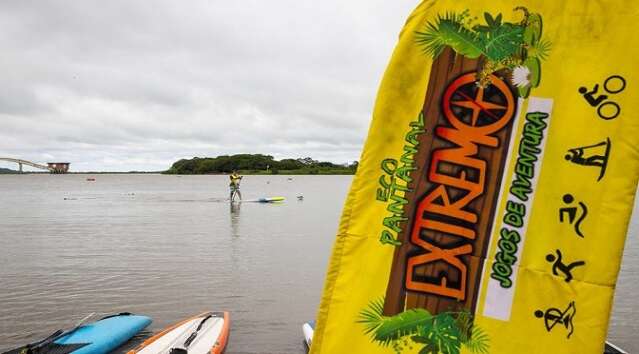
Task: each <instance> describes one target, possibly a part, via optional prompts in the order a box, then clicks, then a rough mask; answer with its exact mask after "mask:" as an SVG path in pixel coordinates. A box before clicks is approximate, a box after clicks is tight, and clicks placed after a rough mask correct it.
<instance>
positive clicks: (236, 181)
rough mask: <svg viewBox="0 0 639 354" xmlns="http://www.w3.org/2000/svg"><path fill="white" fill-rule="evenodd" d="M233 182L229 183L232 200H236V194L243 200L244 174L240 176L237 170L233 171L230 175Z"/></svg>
mask: <svg viewBox="0 0 639 354" xmlns="http://www.w3.org/2000/svg"><path fill="white" fill-rule="evenodd" d="M229 179H230V180H231V183H229V188H230V189H231V196H230V199H231V202H233V201H235V196H236V195H237V196H238V197H240V200H242V193H240V181H241V180H242V176H240V174H239V173H237V171H233V173H231V175H230V176H229Z"/></svg>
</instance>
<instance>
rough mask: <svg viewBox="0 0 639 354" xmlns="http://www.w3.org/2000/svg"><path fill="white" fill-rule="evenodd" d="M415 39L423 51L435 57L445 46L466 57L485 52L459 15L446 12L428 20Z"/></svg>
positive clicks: (474, 34) (477, 55) (475, 35)
mask: <svg viewBox="0 0 639 354" xmlns="http://www.w3.org/2000/svg"><path fill="white" fill-rule="evenodd" d="M416 41H417V43H418V44H420V45H421V46H422V48H423V50H424V52H425V53H427V54H429V55H432V56H433V58H436V57H437V56H438V55H439V54H441V52H442V51H443V50H444V48H445V47H446V46H449V47H451V48H453V50H454V51H455V52H456V53H457V54H460V55H463V56H465V57H468V58H473V59H474V58H478V57H479V56H480V55H482V54H485V53H484V49H483V48H482V44H481V41H480V40H479V38H478V36H477V34H476V33H474V32H473V31H471V30H469V29H468V28H466V27H465V26H464V25H463V23H462V18H461V16H460V15H457V14H455V13H447V14H445V15H444V16H438V17H437V20H435V22H434V23H433V22H429V23H428V24H427V25H426V29H425V30H424V31H423V32H417V33H416Z"/></svg>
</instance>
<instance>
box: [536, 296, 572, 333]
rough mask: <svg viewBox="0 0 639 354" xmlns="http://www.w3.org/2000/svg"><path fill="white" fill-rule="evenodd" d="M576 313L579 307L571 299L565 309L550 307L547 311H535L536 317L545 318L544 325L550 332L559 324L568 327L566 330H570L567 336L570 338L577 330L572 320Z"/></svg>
mask: <svg viewBox="0 0 639 354" xmlns="http://www.w3.org/2000/svg"><path fill="white" fill-rule="evenodd" d="M576 314H577V307H576V306H575V302H574V301H571V302H570V304H569V305H568V307H567V308H566V309H565V310H563V311H561V310H560V309H557V308H554V307H551V308H549V309H548V310H546V311H545V312H544V311H542V310H537V311H535V317H537V318H543V319H544V325H545V326H546V330H547V331H548V332H550V331H552V330H553V329H554V328H555V326H557V325H558V324H561V325H563V326H564V327H566V330H567V331H568V336H567V337H566V338H569V339H570V336H571V335H572V333H573V332H574V331H575V326H574V324H573V323H572V321H573V319H574V318H575V315H576Z"/></svg>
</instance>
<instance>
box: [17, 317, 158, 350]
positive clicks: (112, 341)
mask: <svg viewBox="0 0 639 354" xmlns="http://www.w3.org/2000/svg"><path fill="white" fill-rule="evenodd" d="M150 323H151V319H150V318H149V317H146V316H139V315H132V314H129V313H122V314H117V315H113V316H108V317H105V318H103V319H101V320H99V321H96V322H93V323H88V324H84V325H81V326H80V327H77V328H75V329H73V330H71V331H70V332H68V333H67V332H63V333H62V334H60V335H59V336H53V337H50V338H48V339H47V340H44V341H40V342H37V343H33V344H30V345H28V346H25V347H22V348H18V349H14V350H11V351H9V352H7V353H20V352H22V350H23V349H26V348H34V349H35V350H33V352H36V353H37V354H49V353H51V354H53V353H56V354H67V353H73V354H106V353H108V352H110V351H112V350H114V349H115V348H117V347H119V346H120V345H122V344H124V343H125V342H126V341H128V340H129V339H131V337H133V336H134V335H135V334H136V333H138V332H140V331H141V330H142V329H144V328H145V327H146V326H148V325H149V324H150ZM50 339H53V340H50ZM36 348H37V349H36Z"/></svg>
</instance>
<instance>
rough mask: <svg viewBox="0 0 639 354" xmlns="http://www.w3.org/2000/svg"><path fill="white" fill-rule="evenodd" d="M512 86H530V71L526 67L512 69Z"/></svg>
mask: <svg viewBox="0 0 639 354" xmlns="http://www.w3.org/2000/svg"><path fill="white" fill-rule="evenodd" d="M512 82H513V85H515V86H517V87H526V86H528V85H530V69H528V67H527V66H517V67H515V68H514V69H513V77H512Z"/></svg>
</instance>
